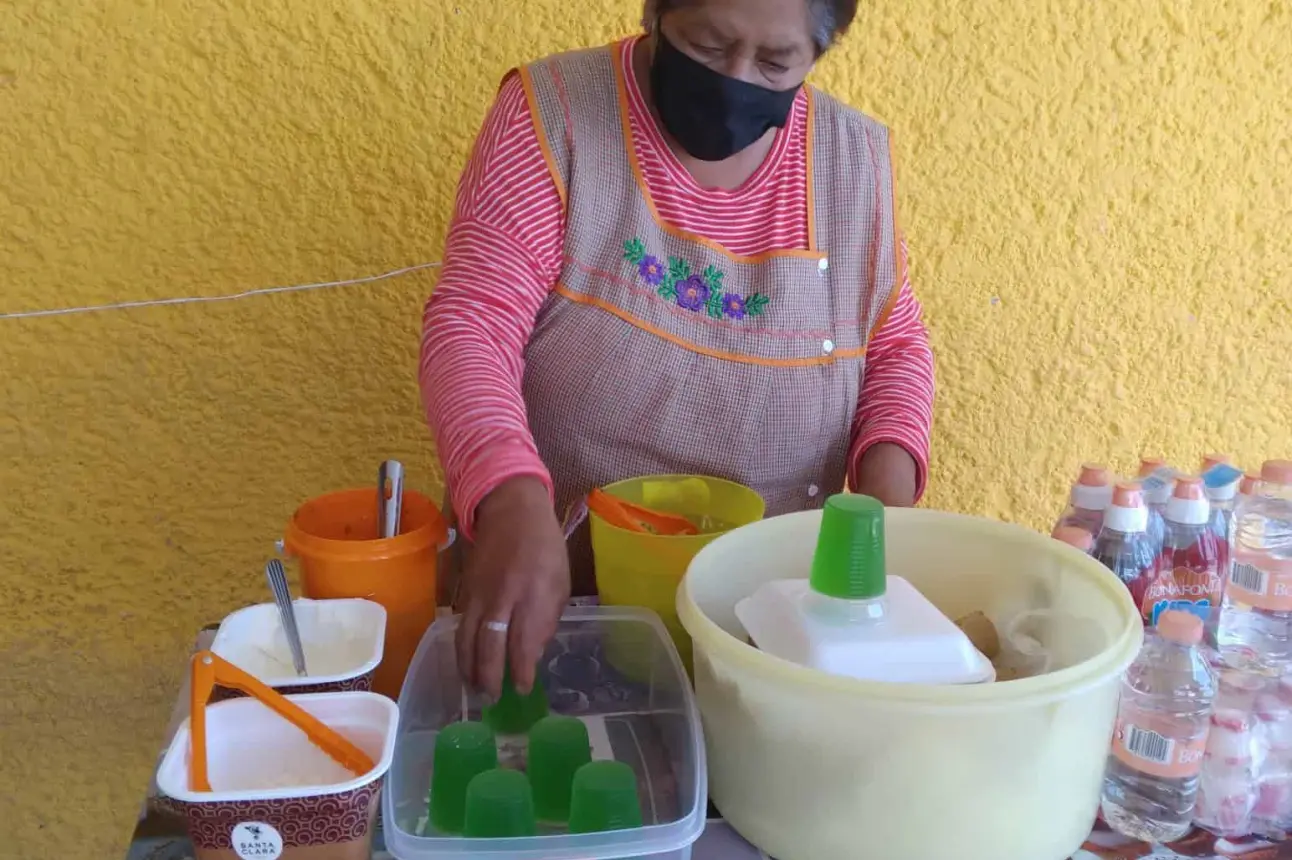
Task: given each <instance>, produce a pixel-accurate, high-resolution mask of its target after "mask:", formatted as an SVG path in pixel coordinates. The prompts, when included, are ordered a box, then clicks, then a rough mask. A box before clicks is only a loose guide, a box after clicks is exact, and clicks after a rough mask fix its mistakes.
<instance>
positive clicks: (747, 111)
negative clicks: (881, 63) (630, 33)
mask: <svg viewBox="0 0 1292 860" xmlns="http://www.w3.org/2000/svg"><path fill="white" fill-rule="evenodd" d="M655 32H656V34H657V36H656V46H655V57H654V59H653V60H652V61H651V67H650V85H651V94H652V95H653V96H654V98H655V109H656V110H657V111H659V118H660V121H661V122H662V123H663V124H664V128H666V129H667V130H668V133H669V134H671V135H672V136H673V139H674V140H676V141H677V142H678V143H679V144H680V145H681V147H682V148H683V149H685V150H686V151H687V152H688V153H690V154H691V155H692V156H693V157H695V158H698V159H700V160H701V161H721V160H723V159H724V158H729V157H730V156H732V155H735V154H736V153H737V152H740V151H741V150H742V149H744V148H745V147H747V146H749V145H750V144H752V143H753V142H754V141H756V140H758V139H759V138H760V137H762V136H763V135H764V134H766V133H767V130H768V129H769V128H784V127H785V122H786V120H787V119H788V118H789V115H790V108H791V107H793V106H794V97H795V96H796V95H798V91H799V88H798V87H794V88H793V89H789V90H769V89H767V88H766V87H760V86H758V85H757V84H751V83H747V82H745V81H739V80H736V79H735V78H729V77H727V76H726V75H722V74H719V73H718V72H715V71H714V70H713V69H711V68H709V67H708V66H706V65H705V64H704V63H701V62H699V61H698V60H694V59H692V58H691V57H690V56H689V55H687V54H686V53H685V52H683V51H680V50H678V49H677V48H676V47H674V46H673V43H672V42H670V41H669V40H668V39H667V38H666V37H665V36H664V34H663V33H662V32H660V30H659V28H658V27H656V29H655Z"/></svg>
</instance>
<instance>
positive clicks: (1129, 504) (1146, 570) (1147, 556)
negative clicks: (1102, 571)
mask: <svg viewBox="0 0 1292 860" xmlns="http://www.w3.org/2000/svg"><path fill="white" fill-rule="evenodd" d="M1147 529H1148V507H1147V506H1146V505H1145V504H1144V494H1143V491H1142V490H1141V488H1140V485H1139V484H1138V483H1130V482H1126V483H1120V484H1117V485H1116V486H1115V487H1114V488H1113V503H1112V504H1111V505H1109V506H1108V510H1106V511H1104V527H1103V528H1102V529H1100V530H1099V536H1098V537H1097V538H1095V543H1094V549H1093V551H1092V552H1091V555H1093V556H1094V557H1095V558H1096V559H1098V560H1099V562H1100V563H1101V564H1103V566H1104V567H1106V568H1108V569H1109V570H1111V571H1112V572H1113V573H1115V574H1117V578H1118V579H1120V580H1121V581H1122V582H1123V583H1125V585H1126V587H1127V588H1128V589H1130V593H1131V597H1133V598H1134V600H1135V605H1136V606H1143V605H1144V595H1145V592H1146V591H1147V590H1148V586H1149V583H1150V581H1151V580H1152V579H1153V572H1154V567H1155V564H1156V562H1157V551H1156V550H1155V549H1154V547H1153V544H1152V542H1151V541H1150V540H1149V536H1148V531H1147Z"/></svg>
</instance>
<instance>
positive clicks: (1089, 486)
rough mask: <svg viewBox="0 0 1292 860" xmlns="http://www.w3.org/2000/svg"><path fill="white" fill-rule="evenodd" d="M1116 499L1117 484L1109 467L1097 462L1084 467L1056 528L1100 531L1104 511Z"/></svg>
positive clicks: (1091, 531) (1094, 533) (1091, 532)
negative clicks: (1109, 474) (1110, 474)
mask: <svg viewBox="0 0 1292 860" xmlns="http://www.w3.org/2000/svg"><path fill="white" fill-rule="evenodd" d="M1112 500H1113V485H1112V482H1111V481H1110V480H1109V476H1108V469H1107V468H1106V467H1104V466H1100V465H1098V464H1095V463H1086V464H1084V465H1083V466H1082V467H1081V474H1080V475H1079V476H1078V477H1077V482H1076V483H1075V484H1073V485H1072V491H1071V493H1069V495H1068V507H1067V509H1066V510H1064V512H1063V516H1061V517H1059V521H1058V523H1056V524H1055V526H1054V527H1055V529H1060V528H1064V527H1068V526H1074V527H1076V528H1080V529H1085V530H1086V531H1088V532H1090V534H1091V535H1096V534H1098V533H1099V529H1100V528H1101V527H1102V526H1103V524H1104V511H1105V510H1107V508H1108V505H1109V504H1110V503H1111V502H1112Z"/></svg>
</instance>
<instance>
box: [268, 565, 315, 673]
mask: <svg viewBox="0 0 1292 860" xmlns="http://www.w3.org/2000/svg"><path fill="white" fill-rule="evenodd" d="M265 579H268V580H269V590H270V591H272V592H273V593H274V603H276V604H278V617H279V619H281V621H282V624H283V632H284V633H286V634H287V647H289V648H291V650H292V665H293V666H294V667H295V668H296V675H297V677H300V678H304V677H305V649H304V648H302V647H301V632H300V630H299V629H298V628H297V626H296V610H295V608H293V606H292V593H291V591H290V590H289V589H288V587H287V571H286V570H284V569H283V563H282V562H281V561H279V560H278V559H274V560H272V561H271V562H269V563H268V564H266V565H265Z"/></svg>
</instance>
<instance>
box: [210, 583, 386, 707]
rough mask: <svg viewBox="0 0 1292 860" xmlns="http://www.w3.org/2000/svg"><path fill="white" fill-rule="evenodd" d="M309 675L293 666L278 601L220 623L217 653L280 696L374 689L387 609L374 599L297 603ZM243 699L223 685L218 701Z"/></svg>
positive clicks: (242, 611)
mask: <svg viewBox="0 0 1292 860" xmlns="http://www.w3.org/2000/svg"><path fill="white" fill-rule="evenodd" d="M292 605H293V606H294V607H295V609H296V626H297V628H298V629H299V630H300V634H301V646H302V647H303V648H304V650H305V669H306V672H307V674H306V675H305V676H304V677H300V676H298V675H297V674H296V670H295V669H294V668H293V666H292V652H291V649H290V648H288V646H287V635H286V633H284V632H283V626H282V622H281V621H280V620H279V616H278V607H277V606H275V605H274V604H272V603H261V604H258V605H256V606H248V607H246V608H245V609H239V610H238V611H237V612H234V613H232V614H230V615H229V616H228V617H226V618H225V619H224V621H222V622H220V629H219V631H218V632H217V633H216V635H215V641H214V642H212V643H211V650H212V651H213V652H215V653H216V654H218V655H219V656H221V657H223V658H224V659H225V660H228V661H229V662H230V663H233V664H234V665H235V666H238V667H239V668H241V669H242V670H243V671H245V672H248V673H250V674H251V675H252V676H253V677H255V678H256V679H257V680H259V681H261V682H263V683H265V684H268V685H269V686H270V687H273V688H274V689H275V690H277V691H278V692H280V693H291V694H302V693H331V692H341V691H348V690H371V689H372V678H373V673H374V672H375V671H376V668H377V666H378V665H380V663H381V659H382V653H383V650H384V648H385V640H386V609H385V607H384V606H382V605H381V604H380V603H374V602H373V601H371V600H361V599H358V598H354V599H342V600H306V599H300V600H295V601H293V603H292ZM239 695H241V694H240V693H238V692H237V691H235V690H231V689H228V688H225V687H217V688H216V689H215V692H214V694H213V696H212V700H213V701H220V700H222V699H228V698H233V697H236V696H239Z"/></svg>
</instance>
